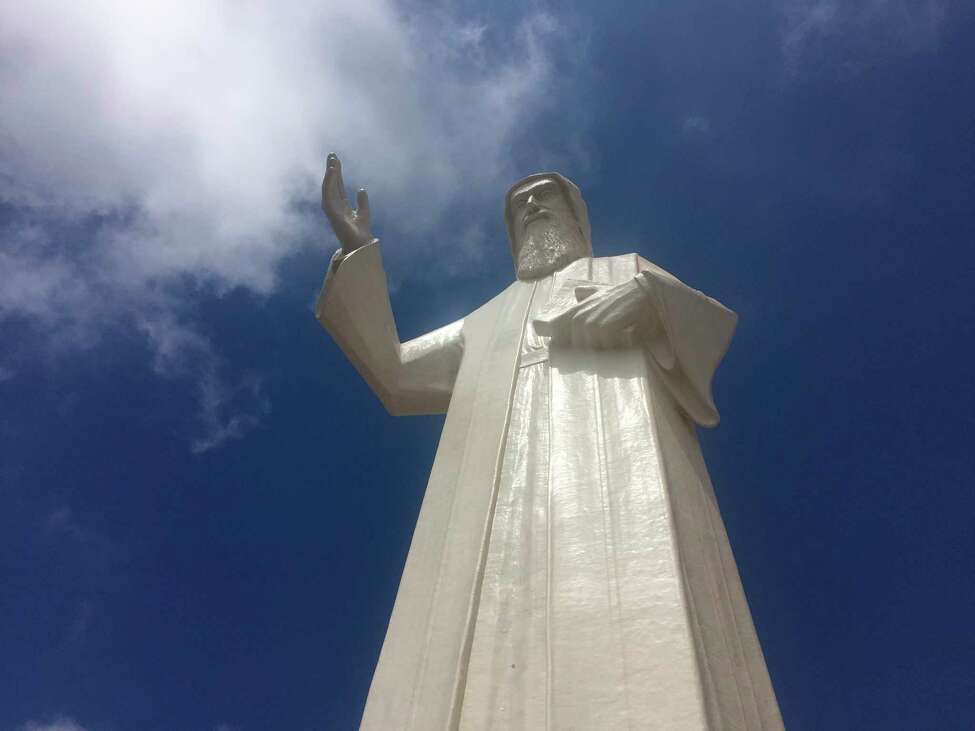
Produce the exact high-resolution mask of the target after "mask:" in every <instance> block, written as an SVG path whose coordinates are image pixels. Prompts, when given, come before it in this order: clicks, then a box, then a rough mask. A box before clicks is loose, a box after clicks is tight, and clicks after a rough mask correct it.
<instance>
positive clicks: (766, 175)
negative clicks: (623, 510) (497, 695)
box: [0, 2, 975, 731]
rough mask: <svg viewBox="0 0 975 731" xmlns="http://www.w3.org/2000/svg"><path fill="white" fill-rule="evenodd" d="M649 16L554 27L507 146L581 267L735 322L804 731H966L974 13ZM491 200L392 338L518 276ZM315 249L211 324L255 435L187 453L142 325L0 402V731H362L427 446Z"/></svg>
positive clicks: (681, 9)
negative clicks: (256, 418) (546, 166)
mask: <svg viewBox="0 0 975 731" xmlns="http://www.w3.org/2000/svg"><path fill="white" fill-rule="evenodd" d="M634 5H635V4H634ZM667 5H668V7H663V6H662V5H661V4H649V5H648V9H647V10H644V11H640V12H637V11H636V10H635V9H632V8H628V7H627V6H624V5H617V4H604V5H602V9H601V10H598V11H597V10H592V9H591V8H589V7H588V5H587V6H586V7H585V8H577V9H573V10H570V9H568V7H567V6H566V7H565V9H564V10H562V9H561V8H563V6H561V5H560V6H559V8H560V10H559V12H565V13H566V17H567V18H575V20H572V21H571V22H572V23H574V24H575V26H576V27H577V28H579V29H583V30H584V32H585V35H586V36H587V37H588V44H587V45H586V46H584V47H582V48H580V49H579V54H578V56H577V57H574V58H572V59H564V62H565V63H566V64H567V65H571V66H572V68H573V69H576V68H578V67H580V66H581V67H583V68H584V69H586V71H585V73H583V74H581V77H580V81H579V92H580V93H579V95H578V108H565V109H561V108H560V109H552V110H549V112H548V114H547V115H546V116H545V117H544V118H542V119H539V120H538V122H537V129H535V128H533V129H532V130H529V132H528V134H527V135H526V139H527V143H526V144H529V145H531V144H534V142H533V140H534V141H537V144H538V145H540V146H545V147H548V148H550V149H552V150H553V160H564V161H565V162H564V164H561V165H560V167H561V169H562V172H564V173H566V174H567V175H569V176H570V177H572V178H573V179H574V180H576V182H577V183H578V184H579V185H580V187H581V188H582V189H583V192H584V194H585V196H586V199H587V202H588V204H589V209H590V215H591V219H592V224H593V232H594V242H595V247H596V251H597V254H599V255H612V254H618V253H625V252H629V251H634V250H635V251H638V252H639V253H641V254H642V255H643V256H645V257H647V258H649V259H651V260H653V261H655V262H656V263H658V264H659V265H661V266H663V267H664V268H666V269H668V270H669V271H671V272H673V273H674V274H676V275H677V276H679V277H680V278H682V279H683V280H684V281H685V282H687V283H688V284H691V285H692V286H695V287H698V288H700V289H702V290H704V291H705V292H706V293H708V294H710V295H712V296H714V297H716V298H717V299H719V300H721V301H722V302H724V303H725V304H727V305H728V306H729V307H731V308H733V309H734V310H736V311H737V312H738V313H739V315H740V318H741V320H740V325H739V330H738V333H737V336H736V338H735V341H734V342H733V344H732V347H731V350H730V352H729V354H728V356H727V358H726V360H725V362H724V364H723V365H722V367H721V369H720V370H719V373H718V376H717V379H716V383H715V392H716V400H717V403H718V406H719V408H720V409H721V412H722V415H723V420H722V424H721V426H720V427H719V428H718V429H716V430H714V431H710V432H706V433H702V443H703V448H704V451H705V455H706V458H707V460H708V465H709V467H710V470H711V473H712V477H713V480H714V483H715V488H716V491H717V494H718V497H719V500H720V504H721V509H722V513H723V515H724V517H725V521H726V523H727V527H728V532H729V534H730V536H731V542H732V546H733V548H734V552H735V555H736V557H737V559H738V563H739V568H740V571H741V575H742V578H743V581H744V584H745V589H746V593H747V595H748V599H749V603H750V605H751V608H752V612H753V616H754V619H755V623H756V625H757V628H758V633H759V636H760V638H761V641H762V645H763V649H764V651H765V655H766V659H767V662H768V666H769V670H770V673H771V676H772V680H773V684H774V686H775V689H776V692H777V695H778V698H779V703H780V705H781V708H782V713H783V716H784V718H785V722H786V725H787V727H788V728H790V729H793V730H804V729H911V730H916V729H939V730H940V729H971V728H972V727H973V724H975V632H973V630H972V618H973V617H975V580H973V574H975V528H973V515H975V490H973V481H972V480H973V473H975V450H973V446H972V441H973V440H972V435H973V431H975V423H973V422H975V420H973V413H975V385H973V378H972V375H971V373H972V359H973V355H975V344H973V338H975V306H973V297H972V288H973V276H972V275H973V273H975V272H973V269H975V251H973V246H975V215H973V202H975V76H973V74H972V70H973V69H975V42H973V40H975V12H973V11H972V10H971V9H970V8H969V9H966V8H965V7H964V6H963V4H961V3H956V4H954V5H950V6H948V8H949V10H948V14H947V17H946V20H945V22H944V25H943V26H942V28H941V30H940V33H939V34H938V36H937V38H936V39H934V40H933V41H931V42H929V43H918V44H917V45H916V46H915V45H912V44H911V43H910V42H908V41H903V39H902V36H901V35H898V34H896V33H893V32H881V31H876V32H874V31H872V30H871V28H870V27H869V25H867V26H862V24H860V23H859V21H858V20H857V18H855V17H853V18H847V17H846V16H845V15H843V13H840V14H839V15H838V19H837V21H836V22H837V24H838V25H837V29H836V30H835V32H833V33H831V34H826V33H823V34H820V35H813V36H811V37H810V38H809V39H808V40H807V41H806V43H805V45H804V46H803V47H802V48H801V49H799V51H797V52H796V54H797V55H796V56H795V57H789V58H786V56H788V54H787V53H785V52H784V49H783V45H782V43H783V41H782V27H781V26H782V16H781V14H780V13H778V12H776V11H774V9H773V8H772V7H771V6H769V5H766V4H764V3H756V2H749V3H740V4H739V3H732V4H710V3H701V2H681V3H669V4H667ZM890 6H891V7H894V6H897V7H901V6H904V7H913V5H912V4H911V3H899V4H898V3H890ZM499 7H500V6H499ZM505 12H508V11H507V9H499V11H498V13H499V17H503V15H504V13H505ZM844 24H846V25H844ZM502 28H503V25H502ZM885 33H886V34H885ZM871 34H873V35H871ZM899 39H900V40H899ZM790 58H791V60H790ZM570 118H571V119H572V124H571V125H570V124H569V123H568V122H567V121H566V120H568V119H570ZM580 119H582V120H583V121H584V123H585V129H586V135H585V138H584V139H583V140H581V143H582V144H583V150H584V153H579V152H578V151H577V152H576V153H573V149H574V146H575V145H576V144H577V143H579V141H578V140H574V139H563V137H562V133H563V131H564V130H565V131H566V134H568V130H570V129H571V130H575V129H578V122H579V120H580ZM688 120H690V121H688ZM341 144H342V141H341V140H335V146H336V147H337V148H338V150H339V152H341ZM513 154H514V155H515V156H518V155H522V154H524V155H525V157H526V159H527V157H528V154H527V152H524V151H521V150H518V149H516V150H514V151H513ZM522 172H523V173H526V174H527V173H529V172H533V171H532V170H528V169H525V170H523V171H522ZM364 182H366V183H368V181H364ZM458 184H459V185H462V184H463V181H458ZM502 193H503V191H501V190H499V191H498V217H497V222H496V224H495V226H494V228H493V229H491V230H490V231H489V238H488V240H489V242H490V244H489V247H490V248H489V250H488V251H487V253H486V254H485V256H484V257H483V262H482V263H481V264H480V265H478V266H476V267H471V268H470V269H469V270H464V271H461V272H458V273H455V274H454V275H453V276H452V277H450V278H449V279H446V280H442V279H438V278H435V277H433V276H427V275H425V274H424V272H423V271H422V270H423V269H424V268H425V267H424V266H423V263H422V258H421V259H420V260H418V261H416V262H415V263H414V264H413V265H412V267H411V266H410V265H408V264H407V263H405V262H403V263H402V264H401V267H402V268H401V269H400V270H399V271H391V272H390V274H391V276H392V277H393V279H394V280H396V281H398V282H399V285H398V287H397V289H396V291H395V292H394V295H393V308H394V311H395V312H396V315H397V318H398V322H399V326H400V332H401V335H402V336H403V337H404V339H405V338H406V337H411V336H413V335H416V334H418V333H420V332H422V331H425V330H427V329H430V328H432V327H435V326H438V325H440V324H443V323H445V322H448V321H450V320H453V319H455V318H457V317H459V316H462V315H463V314H465V313H467V312H469V311H470V310H472V309H474V308H475V307H476V306H478V305H479V304H481V303H482V302H483V301H485V300H486V299H487V298H489V297H490V296H492V295H493V294H495V293H496V292H497V291H499V290H500V289H501V288H502V287H504V286H505V285H506V284H507V283H508V282H509V281H510V279H511V276H512V274H511V267H510V258H509V256H508V253H507V244H506V242H505V241H504V238H503V236H504V234H503V228H502V226H501V220H500V199H501V194H502ZM373 209H374V217H375V221H376V229H377V231H378V233H380V235H381V234H382V228H383V213H382V211H383V202H382V200H373ZM3 215H5V216H8V217H9V216H14V215H16V212H15V211H11V210H6V211H4V212H3ZM457 215H458V216H459V215H461V213H457ZM401 245H402V246H404V247H409V248H410V249H411V250H413V251H416V252H422V251H423V246H422V243H420V242H397V241H393V240H390V241H385V243H384V246H385V247H387V248H388V249H391V248H393V247H397V246H401ZM332 247H334V242H333V240H332V239H331V237H330V235H329V234H328V233H327V232H326V229H325V227H324V221H323V228H322V236H321V240H320V242H316V244H315V247H314V248H310V249H309V250H308V251H306V252H304V253H302V254H300V255H296V256H295V257H293V258H291V259H290V260H288V261H287V262H286V263H285V265H284V266H283V269H282V272H281V282H282V284H281V287H280V288H279V290H278V291H277V292H276V294H274V295H272V296H270V297H268V298H264V299H261V298H257V297H254V296H252V295H250V294H247V293H245V292H241V291H235V292H231V293H229V294H225V295H224V296H221V297H217V296H215V295H214V296H206V295H204V296H203V305H202V309H201V318H202V323H203V329H204V330H205V332H206V333H207V335H209V336H210V337H211V338H212V340H213V342H214V344H215V346H216V349H217V350H218V352H219V353H220V356H221V358H222V359H223V363H224V366H223V367H224V368H226V369H227V371H228V372H230V373H233V374H235V375H237V376H238V377H239V376H240V375H242V374H243V375H246V374H254V377H255V378H260V379H261V382H262V383H263V391H262V392H263V394H264V396H265V397H266V399H267V403H268V404H269V411H268V413H267V414H266V415H265V416H264V418H263V419H262V421H261V425H260V426H259V427H257V428H255V429H254V430H252V431H250V432H248V433H247V434H246V436H245V437H244V438H242V439H239V440H234V441H230V442H228V443H226V444H225V445H223V446H221V447H219V448H217V449H214V450H211V451H208V452H204V453H202V454H194V453H193V452H192V451H191V449H190V443H191V439H192V435H193V434H194V430H195V429H196V428H197V426H196V425H195V424H194V422H193V419H194V414H195V413H196V409H197V406H196V403H195V398H196V393H195V390H194V389H195V385H194V383H193V381H192V379H189V378H185V379H181V378H171V379H164V378H160V377H158V376H156V375H155V374H154V373H153V371H152V369H151V367H150V363H151V357H152V356H151V353H150V351H149V349H148V346H147V344H146V343H145V341H144V339H143V338H142V337H141V336H140V335H139V334H138V333H136V332H134V331H130V330H125V329H119V330H118V331H113V332H112V333H110V334H109V335H107V336H106V338H105V339H104V340H103V341H102V342H101V343H100V344H99V345H97V346H96V347H94V348H91V349H88V350H85V351H82V352H78V353H75V354H73V355H72V356H71V357H70V358H64V357H61V358H55V359H51V358H49V357H46V356H43V355H41V354H38V356H37V358H36V359H35V361H33V362H32V363H31V367H30V368H29V369H21V370H18V372H17V374H16V376H15V377H14V378H11V379H10V380H7V381H4V382H0V499H2V501H3V502H2V504H3V506H4V509H3V510H0V586H2V589H0V729H4V730H5V729H17V728H19V727H20V726H21V724H23V723H24V722H25V721H27V720H28V719H43V718H53V717H55V716H59V715H60V716H67V717H71V718H73V719H75V720H76V721H77V722H78V723H79V724H82V725H83V726H84V727H85V728H86V729H88V731H127V730H130V729H131V730H136V731H157V730H158V731H164V730H166V731H168V730H170V729H188V730H194V729H215V728H217V727H218V726H219V725H220V724H228V725H229V727H232V728H234V729H240V730H241V731H251V730H260V729H347V728H354V727H355V726H356V724H357V723H358V719H359V715H360V713H361V708H362V705H363V703H364V701H365V695H366V692H367V690H368V684H369V680H370V677H371V674H372V670H373V667H374V664H375V662H376V658H377V656H378V653H379V648H380V646H381V643H382V638H383V635H384V632H385V627H386V622H387V620H388V617H389V612H390V610H391V607H392V602H393V598H394V596H395V591H396V586H397V583H398V579H399V574H400V571H401V569H402V565H403V561H404V559H405V555H406V551H407V549H408V546H409V540H410V536H411V533H412V528H413V524H414V522H415V519H416V515H417V511H418V509H419V503H420V500H421V497H422V494H423V489H424V487H425V481H426V477H427V475H428V472H429V468H430V465H431V463H432V460H433V455H434V452H435V449H436V444H437V439H438V435H439V431H440V428H441V425H442V419H440V418H432V417H423V418H410V419H406V418H402V419H394V418H392V417H389V416H388V415H386V413H385V412H384V411H383V409H382V407H381V406H380V405H379V403H378V401H377V400H376V399H375V398H374V397H373V396H372V394H371V393H370V392H369V390H368V389H367V387H366V386H365V384H364V383H363V382H362V381H361V380H360V379H359V377H358V376H357V375H356V373H355V372H354V371H353V369H352V368H351V366H349V365H348V364H347V362H346V361H345V359H344V356H343V355H342V353H341V352H340V351H339V350H338V348H337V347H336V346H335V345H334V344H333V343H332V342H331V341H330V340H329V339H328V337H327V335H326V334H325V333H324V332H323V331H322V330H321V329H320V328H319V326H318V324H317V323H316V322H315V320H314V317H313V316H312V313H311V302H312V299H313V297H314V295H315V293H316V291H317V288H318V286H319V285H320V282H321V276H322V274H323V272H324V269H325V264H326V261H327V255H328V253H330V250H331V248H332ZM419 256H421V257H422V254H420V255H419ZM400 261H402V258H401V259H400ZM0 286H2V284H0ZM32 327H33V326H32V325H31V323H29V322H24V321H22V320H7V321H4V322H2V323H0V342H29V341H30V339H31V338H32V337H34V336H33V334H32V331H31V328H32ZM188 435H189V436H188Z"/></svg>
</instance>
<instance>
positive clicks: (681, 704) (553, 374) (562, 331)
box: [316, 176, 782, 729]
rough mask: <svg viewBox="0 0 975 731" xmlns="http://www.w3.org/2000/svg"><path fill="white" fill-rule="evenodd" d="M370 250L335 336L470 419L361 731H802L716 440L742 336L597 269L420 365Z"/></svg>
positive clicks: (418, 349)
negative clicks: (747, 581) (761, 613)
mask: <svg viewBox="0 0 975 731" xmlns="http://www.w3.org/2000/svg"><path fill="white" fill-rule="evenodd" d="M538 179H539V178H538V176H533V178H531V179H530V181H537V180H538ZM542 179H544V177H543V178H542ZM520 185H521V186H522V188H524V181H522V183H521V184H520ZM333 186H334V181H333ZM573 187H574V186H573ZM512 190H513V191H518V190H520V189H519V187H518V185H516V186H515V187H514V188H513V189H512ZM509 199H510V196H509ZM580 200H581V198H580ZM361 208H362V204H361V203H360V209H361ZM552 208H553V210H557V206H553V207H552ZM331 218H332V216H330V219H331ZM506 218H507V219H509V221H510V220H511V211H510V209H509V210H508V211H507V212H506ZM527 218H528V219H529V223H530V222H531V219H532V218H533V217H532V216H531V215H528V216H527ZM577 221H578V219H577ZM586 225H587V226H588V223H587V224H586ZM510 228H511V226H510V223H509V230H510ZM586 233H587V234H588V230H587V231H586ZM356 236H358V237H359V239H360V241H359V242H358V245H356V246H354V247H353V248H352V251H351V253H349V254H348V255H345V256H339V257H338V258H337V259H336V260H335V262H333V266H332V267H331V269H330V273H329V275H328V277H327V280H326V286H325V287H324V288H323V292H322V295H321V296H320V298H319V301H318V304H317V306H316V314H317V316H318V318H319V320H320V321H321V322H322V324H323V326H324V327H325V328H326V329H327V330H328V331H329V332H330V333H331V334H332V335H333V337H334V338H335V339H336V341H337V342H338V344H339V345H340V346H341V347H342V349H343V350H344V351H345V352H346V354H347V355H348V356H349V358H350V360H351V361H352V363H353V364H354V365H355V366H356V368H357V369H358V370H359V372H360V373H361V374H362V376H363V377H364V378H365V379H366V381H367V382H368V383H369V384H370V385H371V386H372V388H373V390H374V391H375V392H376V393H377V395H378V396H379V398H380V399H381V400H382V402H383V403H384V404H385V405H386V407H387V408H388V409H389V410H390V412H391V413H397V414H409V413H431V412H442V411H446V412H447V419H446V423H445V426H444V432H443V436H442V438H441V442H440V446H439V448H438V451H437V457H436V460H435V462H434V467H433V471H432V474H431V477H430V482H429V484H428V486H427V491H426V495H425V498H424V501H423V506H422V509H421V512H420V517H419V520H418V523H417V527H416V531H415V533H414V537H413V542H412V545H411V548H410V553H409V556H408V558H407V563H406V567H405V569H404V572H403V578H402V580H401V583H400V589H399V592H398V595H397V598H396V603H395V606H394V609H393V613H392V617H391V619H390V624H389V629H388V632H387V636H386V640H385V643H384V645H383V649H382V654H381V656H380V659H379V663H378V666H377V668H376V672H375V675H374V677H373V683H372V686H371V689H370V693H369V698H368V701H367V705H366V709H365V712H364V715H363V720H362V727H363V728H369V729H399V728H409V729H453V728H465V729H482V728H519V729H549V728H551V729H561V728H578V729H615V728H660V729H705V728H708V729H777V728H781V727H782V722H781V718H780V716H779V713H778V708H777V705H776V701H775V696H774V693H773V691H772V687H771V683H770V681H769V678H768V673H767V671H766V668H765V664H764V661H763V658H762V653H761V648H760V647H759V644H758V640H757V637H756V635H755V631H754V627H753V626H752V622H751V617H750V615H749V612H748V607H747V603H746V601H745V597H744V594H743V591H742V588H741V582H740V580H739V578H738V573H737V570H736V568H735V564H734V559H733V557H732V554H731V549H730V546H729V544H728V539H727V536H726V534H725V532H724V528H723V525H722V523H721V518H720V515H719V513H718V509H717V504H716V502H715V499H714V493H713V490H712V488H711V484H710V480H709V478H708V474H707V470H706V468H705V466H704V461H703V459H702V457H701V454H700V450H699V447H698V443H697V437H696V434H695V431H694V423H695V422H696V423H697V424H701V425H706V426H711V425H714V424H716V423H717V420H718V414H717V410H716V409H715V407H714V403H713V401H712V399H711V393H710V381H711V377H712V375H713V372H714V369H715V368H716V367H717V365H718V363H719V362H720V360H721V357H722V356H723V354H724V351H725V349H726V347H727V345H728V342H729V341H730V339H731V336H732V333H733V331H734V326H735V316H734V314H733V313H732V312H730V311H729V310H728V309H726V308H725V307H723V306H722V305H720V304H719V303H717V302H715V301H714V300H712V299H710V298H708V297H706V296H704V295H703V294H701V293H700V292H698V291H696V290H694V289H691V288H689V287H687V286H686V285H684V284H682V283H681V282H679V281H678V280H677V279H676V278H674V277H673V276H671V275H670V274H668V273H666V272H664V271H663V270H661V269H659V268H658V267H656V266H654V265H653V264H651V263H650V262H648V261H646V260H644V259H642V258H640V257H639V256H637V255H635V254H631V255H626V256H619V257H611V258H591V257H588V256H587V257H583V258H576V259H575V260H574V261H572V262H571V263H570V264H568V266H563V267H560V268H559V270H558V271H556V272H555V273H554V274H548V275H545V276H540V277H537V278H533V279H530V280H519V281H515V282H514V283H513V284H512V285H511V286H510V287H509V288H508V289H506V290H505V291H504V292H502V293H501V294H500V295H499V296H498V297H496V298H494V299H493V300H491V301H490V302H488V303H487V304H485V305H484V306H483V307H481V308H479V309H477V310H476V311H475V312H473V313H471V315H469V316H468V317H466V318H464V320H462V321H459V322H456V323H453V324H451V325H448V326H446V327H444V328H441V329H440V330H437V331H435V332H433V333H430V334H428V335H426V336H423V337H421V338H418V339H416V340H414V341H411V342H409V343H404V344H400V342H399V338H398V336H397V333H396V328H395V324H394V321H393V316H392V313H391V311H390V306H389V298H388V294H387V291H386V280H385V274H384V272H383V269H382V261H381V256H380V245H379V243H378V242H376V241H374V240H372V239H371V234H369V232H368V230H365V231H359V232H358V233H357V234H356ZM366 237H368V238H369V242H365V243H364V242H363V241H361V240H364V239H365V238H366ZM539 238H541V237H539ZM515 250H516V251H517V247H515ZM553 260H554V259H553ZM517 261H518V259H517V254H516V262H517Z"/></svg>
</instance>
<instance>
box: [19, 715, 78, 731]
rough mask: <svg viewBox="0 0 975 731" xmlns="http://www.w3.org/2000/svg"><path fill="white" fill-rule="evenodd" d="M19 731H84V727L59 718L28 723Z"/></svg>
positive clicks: (67, 719) (68, 719)
mask: <svg viewBox="0 0 975 731" xmlns="http://www.w3.org/2000/svg"><path fill="white" fill-rule="evenodd" d="M20 731H85V727H84V726H82V725H81V724H79V723H77V722H76V721H73V720H72V719H70V718H65V717H60V718H56V719H55V720H53V721H47V722H45V721H28V722H27V723H25V724H24V725H22V726H21V727H20Z"/></svg>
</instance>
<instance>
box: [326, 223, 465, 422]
mask: <svg viewBox="0 0 975 731" xmlns="http://www.w3.org/2000/svg"><path fill="white" fill-rule="evenodd" d="M315 317H317V318H318V321H319V322H320V323H321V325H322V327H324V328H325V329H326V330H327V331H328V333H329V334H330V335H331V336H332V338H333V339H334V340H335V342H336V343H337V344H338V346H339V347H340V348H341V349H342V351H343V352H344V353H345V354H346V356H347V357H348V358H349V360H350V361H351V362H352V364H353V365H354V366H355V368H356V370H358V371H359V374H360V375H361V376H362V378H363V379H364V380H365V381H366V383H368V384H369V386H370V388H372V390H373V392H374V393H375V394H376V396H378V397H379V400H380V401H382V403H383V406H385V407H386V410H387V411H389V413H390V414H393V415H397V416H399V415H408V414H441V413H444V412H445V411H446V410H447V406H448V405H449V404H450V394H451V392H452V391H453V386H454V380H455V379H456V377H457V371H458V370H459V369H460V361H461V358H462V356H463V351H464V343H463V320H458V321H457V322H453V323H451V324H449V325H446V326H444V327H442V328H439V329H437V330H434V331H433V332H430V333H427V334H426V335H422V336H420V337H418V338H416V339H414V340H410V341H408V342H406V343H400V340H399V334H398V333H397V330H396V322H395V320H394V319H393V311H392V308H391V307H390V303H389V290H388V288H387V282H386V272H385V270H384V269H383V264H382V255H381V252H380V247H379V242H378V241H373V242H372V243H369V244H366V245H365V246H363V247H361V248H359V249H356V250H355V251H353V252H352V253H351V254H349V255H348V256H345V257H343V258H341V260H340V261H339V259H338V257H335V258H333V260H332V263H331V264H330V266H329V271H328V274H327V275H326V277H325V284H324V285H323V287H322V292H321V294H320V295H319V297H318V301H317V302H316V303H315Z"/></svg>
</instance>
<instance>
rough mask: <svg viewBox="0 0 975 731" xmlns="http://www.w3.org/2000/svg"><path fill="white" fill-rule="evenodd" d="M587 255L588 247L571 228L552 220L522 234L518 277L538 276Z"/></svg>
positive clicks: (542, 275)
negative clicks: (545, 224)
mask: <svg viewBox="0 0 975 731" xmlns="http://www.w3.org/2000/svg"><path fill="white" fill-rule="evenodd" d="M584 256H589V247H588V246H586V244H585V242H584V241H583V240H582V236H581V234H580V233H579V231H578V230H577V229H576V228H575V227H571V228H570V227H568V226H564V225H562V222H560V221H556V222H552V224H551V225H548V226H544V227H542V226H538V227H535V230H532V231H528V232H526V233H525V237H524V240H523V241H522V244H521V247H520V248H519V249H518V264H517V274H518V279H538V278H539V277H544V276H546V275H548V274H551V273H552V272H557V271H558V270H560V269H562V268H563V267H565V266H568V265H569V264H571V263H572V262H574V261H575V260H576V259H581V258H582V257H584Z"/></svg>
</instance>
